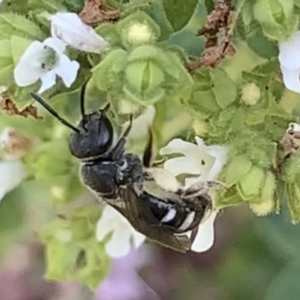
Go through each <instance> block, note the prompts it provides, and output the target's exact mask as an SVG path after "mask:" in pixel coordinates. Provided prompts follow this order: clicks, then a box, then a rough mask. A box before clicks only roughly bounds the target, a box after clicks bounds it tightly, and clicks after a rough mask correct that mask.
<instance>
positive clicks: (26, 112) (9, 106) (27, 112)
mask: <svg viewBox="0 0 300 300" xmlns="http://www.w3.org/2000/svg"><path fill="white" fill-rule="evenodd" d="M0 99H1V101H0V108H1V109H2V110H4V111H6V113H7V114H8V115H10V116H13V115H19V116H23V117H25V118H27V117H28V116H31V117H33V118H34V119H36V120H41V119H43V117H41V116H39V115H38V113H37V108H36V107H34V106H33V105H28V106H26V107H25V108H23V109H22V110H19V109H18V108H17V106H16V104H15V103H14V102H13V101H12V100H11V99H10V98H9V96H8V95H7V94H6V93H2V94H1V97H0Z"/></svg>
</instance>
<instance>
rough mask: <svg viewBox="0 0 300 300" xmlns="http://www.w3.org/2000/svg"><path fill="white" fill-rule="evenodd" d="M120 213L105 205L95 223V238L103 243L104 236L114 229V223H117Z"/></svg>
mask: <svg viewBox="0 0 300 300" xmlns="http://www.w3.org/2000/svg"><path fill="white" fill-rule="evenodd" d="M120 216H121V215H120V213H119V212H118V211H116V210H115V209H114V208H112V207H111V206H109V205H106V206H105V207H104V208H103V210H102V214H101V217H100V219H99V220H98V222H97V227H96V238H97V240H99V241H103V239H104V238H105V236H106V235H107V234H108V233H110V232H111V231H113V230H114V229H115V226H116V223H117V222H118V221H119V218H120Z"/></svg>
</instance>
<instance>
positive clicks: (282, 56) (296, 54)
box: [278, 31, 300, 70]
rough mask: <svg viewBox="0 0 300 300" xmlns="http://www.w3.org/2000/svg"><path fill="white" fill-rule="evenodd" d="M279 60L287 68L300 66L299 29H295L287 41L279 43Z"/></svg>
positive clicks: (292, 68)
mask: <svg viewBox="0 0 300 300" xmlns="http://www.w3.org/2000/svg"><path fill="white" fill-rule="evenodd" d="M278 58H279V62H280V64H281V65H282V66H284V67H285V68H287V69H290V70H295V69H299V68H300V31H297V32H296V33H295V34H294V35H293V36H291V38H290V39H289V40H288V41H284V42H281V43H279V57H278Z"/></svg>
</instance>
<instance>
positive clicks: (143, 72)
mask: <svg viewBox="0 0 300 300" xmlns="http://www.w3.org/2000/svg"><path fill="white" fill-rule="evenodd" d="M125 74H126V80H127V82H128V84H129V85H130V86H131V87H132V88H133V89H135V90H136V91H137V93H140V94H141V95H143V94H144V93H148V92H152V91H154V90H155V89H159V87H160V85H161V84H162V83H163V81H164V80H165V76H164V72H163V71H162V70H161V69H160V68H159V67H158V66H156V65H155V64H154V63H152V62H149V61H148V62H147V61H140V62H134V63H131V64H129V65H128V66H127V68H126V70H125Z"/></svg>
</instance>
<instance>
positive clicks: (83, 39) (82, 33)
mask: <svg viewBox="0 0 300 300" xmlns="http://www.w3.org/2000/svg"><path fill="white" fill-rule="evenodd" d="M47 18H48V19H49V20H51V34H52V36H53V37H57V38H59V39H61V40H62V41H63V42H65V43H66V44H68V45H70V46H71V47H73V48H75V49H78V50H81V51H85V52H92V53H102V52H103V50H105V48H106V47H107V46H108V43H107V42H106V41H105V40H104V39H103V37H101V36H100V35H98V34H97V33H96V32H95V30H94V29H93V28H92V27H90V26H88V25H86V24H84V23H83V22H82V21H81V19H80V18H79V16H78V15H77V14H75V13H69V12H58V13H56V14H55V15H48V16H47Z"/></svg>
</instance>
